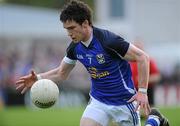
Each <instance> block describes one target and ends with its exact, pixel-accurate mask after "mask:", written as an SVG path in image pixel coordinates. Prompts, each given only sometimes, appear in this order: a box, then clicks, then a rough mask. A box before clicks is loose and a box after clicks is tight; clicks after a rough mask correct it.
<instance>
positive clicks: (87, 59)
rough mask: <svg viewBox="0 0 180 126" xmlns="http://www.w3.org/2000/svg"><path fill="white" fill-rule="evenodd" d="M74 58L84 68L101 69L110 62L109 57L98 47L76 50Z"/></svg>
mask: <svg viewBox="0 0 180 126" xmlns="http://www.w3.org/2000/svg"><path fill="white" fill-rule="evenodd" d="M76 57H77V59H78V60H79V61H80V62H81V63H82V64H83V65H85V66H86V67H90V66H94V67H103V66H106V64H107V63H109V62H110V56H109V55H108V54H107V53H106V52H105V50H104V49H103V48H102V47H99V46H93V47H91V48H77V49H76Z"/></svg>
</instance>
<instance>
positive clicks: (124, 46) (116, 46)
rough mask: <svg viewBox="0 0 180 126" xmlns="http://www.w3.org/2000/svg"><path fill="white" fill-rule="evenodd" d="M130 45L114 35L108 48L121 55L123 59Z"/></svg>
mask: <svg viewBox="0 0 180 126" xmlns="http://www.w3.org/2000/svg"><path fill="white" fill-rule="evenodd" d="M129 45H130V44H129V43H128V42H126V41H125V40H124V39H123V38H121V37H120V36H117V35H113V36H112V37H111V38H110V40H109V42H108V47H109V48H110V49H112V50H114V51H115V52H117V53H118V54H120V55H121V56H122V57H124V56H125V54H126V53H127V50H128V48H129Z"/></svg>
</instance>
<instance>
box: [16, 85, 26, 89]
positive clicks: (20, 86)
mask: <svg viewBox="0 0 180 126" xmlns="http://www.w3.org/2000/svg"><path fill="white" fill-rule="evenodd" d="M22 87H24V84H19V85H18V86H17V87H16V90H19V89H21V88H22Z"/></svg>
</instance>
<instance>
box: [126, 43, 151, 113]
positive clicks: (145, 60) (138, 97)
mask: <svg viewBox="0 0 180 126" xmlns="http://www.w3.org/2000/svg"><path fill="white" fill-rule="evenodd" d="M124 59H126V60H128V61H135V62H137V66H138V92H137V93H136V94H135V95H134V96H133V97H132V98H131V99H130V100H129V102H132V101H134V100H135V101H137V107H136V109H135V110H137V109H138V107H139V106H140V107H141V108H142V109H144V113H145V114H146V115H148V114H149V112H150V106H149V102H148V97H147V89H148V81H149V60H150V59H149V56H148V55H147V54H146V53H145V52H144V51H142V50H140V49H139V48H137V47H135V46H134V45H132V44H129V48H128V50H127V52H126V54H125V55H124Z"/></svg>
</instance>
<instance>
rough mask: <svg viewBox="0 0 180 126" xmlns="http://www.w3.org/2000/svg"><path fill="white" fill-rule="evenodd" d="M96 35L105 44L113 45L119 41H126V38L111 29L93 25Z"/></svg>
mask: <svg viewBox="0 0 180 126" xmlns="http://www.w3.org/2000/svg"><path fill="white" fill-rule="evenodd" d="M93 34H94V36H95V37H96V38H97V39H98V40H99V41H100V42H101V43H102V44H103V45H107V46H111V45H114V44H116V43H117V42H120V41H124V39H123V38H122V37H121V36H120V35H117V34H115V33H113V32H111V31H109V30H106V29H101V28H97V27H93Z"/></svg>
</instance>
